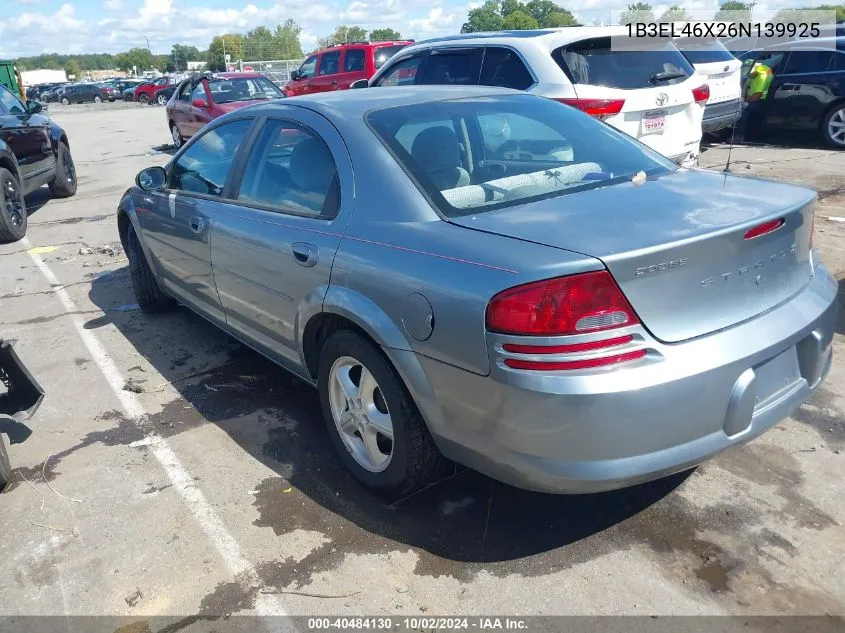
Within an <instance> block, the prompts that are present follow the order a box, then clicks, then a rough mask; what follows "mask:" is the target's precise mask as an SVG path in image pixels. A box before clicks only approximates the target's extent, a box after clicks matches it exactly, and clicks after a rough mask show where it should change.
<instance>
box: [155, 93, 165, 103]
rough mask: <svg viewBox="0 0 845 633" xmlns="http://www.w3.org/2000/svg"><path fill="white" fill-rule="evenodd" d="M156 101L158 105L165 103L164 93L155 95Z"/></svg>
mask: <svg viewBox="0 0 845 633" xmlns="http://www.w3.org/2000/svg"><path fill="white" fill-rule="evenodd" d="M156 101H158V104H159V105H165V104H166V103H167V98H166V97H165V96H164V95H159V96H158V97H156Z"/></svg>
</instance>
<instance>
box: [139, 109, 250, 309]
mask: <svg viewBox="0 0 845 633" xmlns="http://www.w3.org/2000/svg"><path fill="white" fill-rule="evenodd" d="M252 124H253V119H252V118H239V119H235V120H233V121H228V122H226V123H224V124H223V125H218V126H215V127H213V128H212V129H209V130H204V131H203V133H202V134H201V135H200V136H199V137H198V138H197V139H196V140H195V141H192V142H191V143H189V144H188V145H187V146H186V147H185V148H184V149H183V150H182V151H181V152H179V153H178V154H177V155H176V156H175V157H174V159H173V161H172V162H171V163H170V164H169V165H168V167H167V185H166V188H165V189H164V190H162V191H160V192H144V194H143V197H142V203H143V207H142V209H138V218H139V220H140V223H141V229H142V231H143V233H144V237H145V239H146V243H147V246H148V247H149V250H150V251H151V253H152V258H153V262H154V264H155V266H156V267H157V269H158V271H159V280H160V282H161V284H162V286H163V287H164V289H165V291H166V292H168V293H170V294H172V295H173V296H175V297H176V298H178V299H179V300H180V301H183V302H185V303H187V304H189V305H190V306H191V307H193V308H194V309H196V310H198V311H199V312H201V313H202V314H204V315H205V316H207V317H208V318H210V319H212V320H214V321H216V322H217V323H219V324H223V323H224V318H223V311H222V308H221V306H220V299H219V298H218V296H217V290H216V289H215V287H214V279H213V276H212V271H211V251H210V246H209V239H210V236H211V231H212V226H213V224H214V221H215V219H216V217H217V212H218V209H219V207H220V201H221V199H222V197H223V195H224V192H225V190H226V186H227V181H228V178H229V175H230V173H231V172H232V167H233V165H234V164H235V160H236V158H237V155H238V150H239V148H240V147H241V145H242V144H243V143H244V141H246V140H247V138H248V135H249V133H250V130H251V127H252Z"/></svg>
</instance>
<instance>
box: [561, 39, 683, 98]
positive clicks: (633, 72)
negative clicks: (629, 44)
mask: <svg viewBox="0 0 845 633" xmlns="http://www.w3.org/2000/svg"><path fill="white" fill-rule="evenodd" d="M552 57H553V58H554V60H555V61H556V62H557V64H558V66H560V67H561V69H562V70H563V71H564V72H565V73H566V74H567V75H568V76H569V78H570V79H571V80H572V82H573V83H576V84H589V85H593V86H606V87H608V88H622V89H626V90H633V89H637V88H651V87H654V86H667V85H671V84H675V83H679V82H682V81H684V80H685V79H687V78H688V77H690V76H691V75H692V74H693V73H694V72H695V71H694V69H693V67H692V66H691V65H690V63H689V62H688V61H687V60H686V58H684V56H683V55H681V52H680V51H679V50H678V49H677V48H676V47H675V45H674V44H672V43H671V42H665V43H663V44H661V45H657V46H655V47H654V48H653V49H650V50H619V48H618V47H615V48H611V40H610V38H609V37H595V38H591V39H588V40H582V41H580V42H575V43H573V44H568V45H566V46H562V47H561V48H558V49H557V50H555V51H554V52H553V53H552Z"/></svg>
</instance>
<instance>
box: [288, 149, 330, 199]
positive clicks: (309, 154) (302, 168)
mask: <svg viewBox="0 0 845 633" xmlns="http://www.w3.org/2000/svg"><path fill="white" fill-rule="evenodd" d="M334 175H335V166H334V160H333V159H332V155H331V153H330V152H329V150H328V148H327V147H326V146H325V145H323V143H321V142H320V141H318V140H317V139H315V138H307V139H305V140H304V141H301V142H300V143H299V144H298V145H297V146H296V147H294V148H293V152H292V153H291V156H290V180H291V182H292V183H293V184H294V185H295V186H297V187H299V188H300V189H306V190H309V191H327V190H328V188H329V185H330V184H331V182H332V178H334Z"/></svg>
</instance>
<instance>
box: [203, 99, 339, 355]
mask: <svg viewBox="0 0 845 633" xmlns="http://www.w3.org/2000/svg"><path fill="white" fill-rule="evenodd" d="M285 110H286V112H285V114H286V115H289V118H276V117H275V116H274V117H272V118H268V119H267V120H266V122H265V123H264V125H263V128H262V130H261V132H260V133H259V134H257V135H256V141H255V143H254V144H253V146H252V148H251V150H250V153H249V156H248V157H245V160H244V161H243V168H242V169H243V173H242V175H240V177H239V178H238V180H237V182H238V184H237V185H236V186H235V187H234V188H233V190H232V198H233V200H232V201H227V202H226V203H224V204H223V205H222V208H221V210H220V212H219V214H218V216H217V219H216V221H215V223H214V227H213V229H212V253H211V258H212V262H213V266H214V278H215V281H216V282H217V290H218V293H219V295H220V301H221V303H222V305H223V310H224V312H225V314H226V322H227V324H228V325H229V328H230V329H231V330H233V331H234V332H235V333H236V334H238V335H239V336H241V337H242V338H245V339H247V340H249V341H250V342H251V343H252V344H253V345H255V346H256V347H257V348H258V349H260V350H261V351H263V352H264V353H265V354H267V355H269V356H271V357H272V358H274V359H276V360H277V361H279V362H281V363H283V364H286V365H288V366H289V367H291V368H293V369H297V368H300V367H301V366H302V362H301V357H300V352H299V346H298V344H297V341H298V340H300V338H301V330H302V327H303V325H304V322H305V320H306V318H307V314H308V313H309V310H312V311H313V310H314V309H316V308H315V307H316V306H320V305H321V303H322V301H323V298H324V297H325V293H326V291H327V289H328V285H329V275H330V273H331V266H332V261H333V259H334V255H335V252H336V251H337V247H338V244H339V243H340V239H341V236H342V233H343V230H344V227H345V226H346V223H347V221H348V218H349V215H350V214H351V212H352V202H353V179H352V165H351V162H350V159H349V154H348V152H347V150H346V146H345V145H344V143H343V141H342V139H341V138H340V136H339V135H338V133H337V131H336V130H335V129H334V128H333V127H332V126H331V124H329V123H328V122H327V121H326V120H325V119H324V118H322V117H320V116H319V115H317V114H315V113H313V112H310V111H308V110H305V109H304V108H286V109H285Z"/></svg>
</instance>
